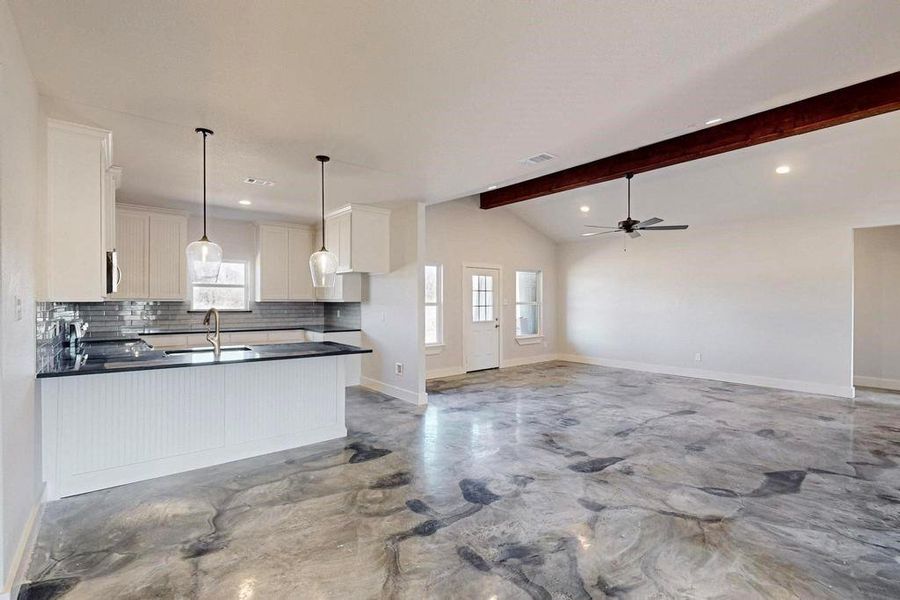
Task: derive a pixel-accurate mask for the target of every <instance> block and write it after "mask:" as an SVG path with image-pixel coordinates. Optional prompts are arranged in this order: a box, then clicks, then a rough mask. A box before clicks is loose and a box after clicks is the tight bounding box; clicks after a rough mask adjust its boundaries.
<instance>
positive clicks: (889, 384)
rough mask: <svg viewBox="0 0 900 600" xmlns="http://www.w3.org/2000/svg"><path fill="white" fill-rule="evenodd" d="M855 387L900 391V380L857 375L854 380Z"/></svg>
mask: <svg viewBox="0 0 900 600" xmlns="http://www.w3.org/2000/svg"><path fill="white" fill-rule="evenodd" d="M853 385H858V386H862V387H870V388H878V389H881V390H900V379H886V378H884V377H866V376H864V375H857V376H855V377H854V378H853Z"/></svg>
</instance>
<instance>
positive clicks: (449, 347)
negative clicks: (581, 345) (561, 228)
mask: <svg viewBox="0 0 900 600" xmlns="http://www.w3.org/2000/svg"><path fill="white" fill-rule="evenodd" d="M425 217H426V218H425V228H426V242H425V245H426V250H425V259H426V260H425V262H426V264H440V265H442V266H443V271H444V287H443V291H444V295H443V300H444V305H443V310H444V312H443V316H444V320H443V322H444V340H443V341H444V346H443V348H442V349H440V351H439V352H437V353H431V354H429V355H428V356H427V357H426V363H427V373H428V376H429V377H435V376H447V375H452V374H457V373H462V372H464V360H463V358H464V357H463V352H464V349H463V325H464V319H463V307H464V304H463V303H464V298H463V265H465V264H482V265H484V264H490V265H498V266H500V267H501V268H502V273H501V284H502V288H501V290H502V291H501V296H502V303H503V306H502V307H501V329H500V333H501V336H502V342H501V344H500V347H501V355H500V366H501V367H505V366H514V365H520V364H527V363H531V362H541V361H544V360H549V359H552V358H555V356H556V352H557V310H556V306H557V291H556V290H557V270H556V269H557V267H556V252H557V247H556V243H555V242H554V241H553V240H551V239H550V238H549V237H547V236H545V235H544V234H542V233H540V232H538V231H537V230H535V229H534V228H532V227H531V226H530V225H528V224H527V223H525V221H523V220H522V219H520V218H519V217H518V216H516V215H515V214H513V213H512V212H511V211H509V210H507V209H503V208H499V209H492V210H482V209H481V208H479V206H478V198H477V197H468V198H462V199H459V200H453V201H451V202H442V203H440V204H433V205H430V206H428V207H427V208H426V210H425ZM517 270H540V271H541V272H542V287H543V291H542V297H543V309H542V320H543V335H544V339H543V340H542V341H540V342H539V343H537V344H519V343H518V342H517V341H516V319H515V317H516V280H515V273H516V271H517ZM429 352H432V351H431V350H429Z"/></svg>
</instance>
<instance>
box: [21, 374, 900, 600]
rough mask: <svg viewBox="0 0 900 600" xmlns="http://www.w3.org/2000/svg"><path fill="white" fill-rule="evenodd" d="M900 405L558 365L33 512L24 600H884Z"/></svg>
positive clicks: (454, 382) (381, 406) (898, 489)
mask: <svg viewBox="0 0 900 600" xmlns="http://www.w3.org/2000/svg"><path fill="white" fill-rule="evenodd" d="M897 398H900V396H897V395H894V394H886V393H881V392H877V391H865V392H863V393H861V394H860V397H859V398H858V399H857V400H855V401H850V400H843V399H839V398H831V397H824V396H812V395H808V394H800V393H791V392H783V391H777V390H771V389H764V388H757V387H749V386H742V385H733V384H726V383H720V382H715V381H704V380H698V379H687V378H680V377H672V376H663V375H654V374H648V373H641V372H636V371H623V370H614V369H606V368H602V367H594V366H585V365H575V364H571V363H563V362H554V363H544V364H540V365H532V366H526V367H517V368H512V369H504V370H502V371H492V372H483V373H478V374H472V375H467V376H460V377H454V378H448V379H444V380H436V381H432V382H429V401H430V404H429V406H428V407H427V408H417V407H414V406H411V405H409V404H405V403H403V402H401V401H398V400H393V399H390V398H387V397H385V396H382V395H379V394H376V393H373V392H368V391H365V390H361V389H353V390H352V391H351V392H350V394H349V398H348V409H347V418H348V425H349V428H350V430H351V434H350V436H349V437H348V438H347V439H343V440H336V441H333V442H326V443H323V444H317V445H315V446H310V447H307V448H302V449H298V450H292V451H287V452H281V453H278V454H271V455H267V456H263V457H258V458H254V459H249V460H244V461H239V462H235V463H230V464H227V465H221V466H218V467H214V468H209V469H202V470H198V471H193V472H190V473H183V474H179V475H173V476H169V477H163V478H160V479H155V480H151V481H146V482H142V483H137V484H132V485H127V486H122V487H119V488H114V489H109V490H103V491H99V492H94V493H90V494H84V495H82V496H77V497H72V498H67V499H63V500H61V501H58V502H54V503H51V504H50V505H48V507H47V509H46V511H45V514H44V516H43V518H42V521H41V526H40V532H39V538H38V543H37V547H36V549H35V552H34V554H33V556H32V559H31V563H30V567H29V570H28V576H29V581H30V582H29V584H27V585H26V586H25V587H24V588H23V590H22V591H21V592H20V594H19V598H20V599H25V598H28V599H34V598H41V599H49V598H65V599H66V600H76V599H86V598H89V599H92V600H95V599H111V598H130V599H138V598H140V599H145V598H167V599H169V598H176V599H178V598H185V599H187V598H191V599H193V598H197V599H216V600H221V599H230V598H234V599H238V600H250V599H281V598H289V599H294V598H298V599H307V598H329V599H330V598H341V599H345V598H365V599H367V598H386V599H387V598H403V599H407V598H409V599H417V600H418V599H423V598H460V599H469V598H478V599H484V600H492V599H493V600H500V599H505V598H526V599H527V598H534V599H548V598H554V599H588V598H730V599H733V598H841V599H845V598H898V597H900V469H898V466H897V464H898V458H900V456H898V455H900V402H898V401H897Z"/></svg>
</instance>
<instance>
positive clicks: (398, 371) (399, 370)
mask: <svg viewBox="0 0 900 600" xmlns="http://www.w3.org/2000/svg"><path fill="white" fill-rule="evenodd" d="M394 375H403V363H394Z"/></svg>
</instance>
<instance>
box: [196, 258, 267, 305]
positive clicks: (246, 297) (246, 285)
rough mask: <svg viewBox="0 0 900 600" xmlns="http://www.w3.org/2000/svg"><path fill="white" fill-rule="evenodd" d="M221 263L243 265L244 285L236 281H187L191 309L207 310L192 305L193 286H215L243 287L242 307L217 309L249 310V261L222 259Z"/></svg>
mask: <svg viewBox="0 0 900 600" xmlns="http://www.w3.org/2000/svg"><path fill="white" fill-rule="evenodd" d="M222 262H223V263H229V264H238V265H242V266H243V267H244V285H239V284H236V283H203V282H194V281H191V282H189V283H190V285H189V288H190V289H189V290H188V293H189V294H190V298H191V310H192V311H204V310H207V309H205V308H196V307H195V306H194V288H195V287H217V288H243V290H244V307H243V308H218V307H216V309H217V310H219V311H221V312H247V311H249V310H250V292H251V290H250V263H249V262H248V261H246V260H223V261H222Z"/></svg>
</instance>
